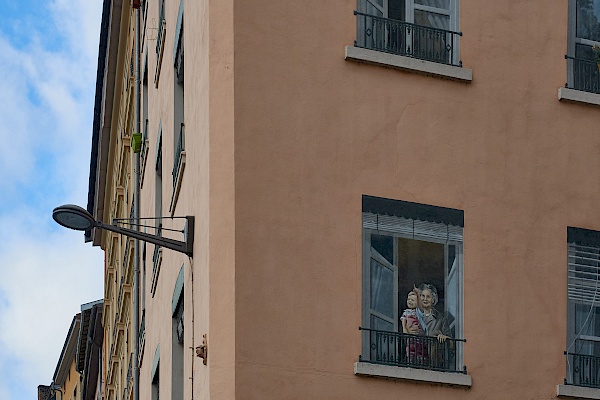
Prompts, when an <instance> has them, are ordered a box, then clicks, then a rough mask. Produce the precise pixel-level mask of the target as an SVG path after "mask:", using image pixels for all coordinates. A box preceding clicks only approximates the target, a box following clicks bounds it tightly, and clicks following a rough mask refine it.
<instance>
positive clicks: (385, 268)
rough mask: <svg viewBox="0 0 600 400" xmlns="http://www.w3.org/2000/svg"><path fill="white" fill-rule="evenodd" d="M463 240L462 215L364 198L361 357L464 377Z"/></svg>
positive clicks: (434, 208) (398, 202) (443, 210)
mask: <svg viewBox="0 0 600 400" xmlns="http://www.w3.org/2000/svg"><path fill="white" fill-rule="evenodd" d="M462 240H463V212H462V211H460V210H454V209H449V208H442V207H434V206H429V205H423V204H416V203H409V202H405V201H398V200H389V199H382V198H376V197H371V196H363V321H362V327H361V329H362V330H363V352H362V355H361V360H363V361H368V362H371V363H379V364H387V365H395V366H404V367H414V368H424V369H433V370H440V371H452V372H462V359H461V354H462V352H461V346H462V342H463V340H462ZM415 286H416V287H417V288H418V289H417V290H416V291H415V290H414V287H415ZM409 298H410V299H409ZM408 303H410V304H408ZM440 340H441V343H440Z"/></svg>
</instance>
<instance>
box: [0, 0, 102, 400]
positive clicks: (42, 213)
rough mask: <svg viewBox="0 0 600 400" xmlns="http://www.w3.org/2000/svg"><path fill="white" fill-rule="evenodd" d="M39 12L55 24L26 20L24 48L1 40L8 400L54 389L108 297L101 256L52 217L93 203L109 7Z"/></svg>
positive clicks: (59, 6)
mask: <svg viewBox="0 0 600 400" xmlns="http://www.w3.org/2000/svg"><path fill="white" fill-rule="evenodd" d="M28 4H29V3H27V2H23V5H22V7H24V8H27V7H28ZM39 6H40V7H46V8H47V9H49V10H50V13H49V14H46V15H45V18H46V19H50V20H51V21H52V23H50V24H48V23H47V21H44V23H42V22H41V21H40V23H39V24H36V23H35V21H33V23H32V21H31V20H30V19H31V16H24V17H23V19H24V21H25V22H26V23H27V26H28V27H29V28H28V29H29V32H28V34H29V35H30V36H29V39H28V40H27V41H25V44H23V42H22V40H19V44H16V43H15V42H13V41H12V38H11V37H6V36H4V37H3V36H1V35H0V104H2V107H0V121H2V123H1V124H0V193H1V195H0V226H2V227H3V229H2V230H0V276H2V279H0V398H2V399H4V398H9V397H8V396H9V395H10V396H11V397H12V398H35V396H36V394H35V390H36V387H37V385H39V384H49V383H50V382H51V380H52V375H53V373H54V368H55V367H56V363H57V361H58V357H59V355H60V351H61V349H62V345H63V343H64V340H65V337H66V334H67V330H68V328H69V325H70V323H71V319H72V318H73V316H74V315H75V314H76V313H77V312H79V307H80V305H81V304H82V303H87V302H90V301H94V300H97V299H99V298H101V297H102V283H103V269H102V259H103V254H102V252H101V251H100V249H98V248H92V247H91V245H89V244H85V243H83V235H82V234H81V233H80V232H73V231H67V230H65V229H63V228H59V227H58V225H56V224H55V223H54V222H53V221H52V220H51V215H50V214H51V210H52V208H53V207H54V206H56V205H58V204H62V203H66V202H69V203H78V204H82V205H84V206H85V204H86V202H87V178H88V174H89V157H90V143H91V135H92V116H93V105H94V103H93V102H94V91H95V80H96V61H97V57H98V38H99V27H100V17H101V6H102V1H101V0H93V1H90V0H86V1H81V2H73V1H71V0H54V1H51V2H49V3H45V5H42V4H40V5H39ZM26 11H27V10H24V12H26ZM37 27H40V28H39V29H44V31H43V32H42V31H41V30H36V29H38V28H37ZM41 27H43V28H41ZM48 27H51V28H52V27H54V29H50V30H48ZM15 396H16V397H15Z"/></svg>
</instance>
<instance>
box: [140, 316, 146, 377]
mask: <svg viewBox="0 0 600 400" xmlns="http://www.w3.org/2000/svg"><path fill="white" fill-rule="evenodd" d="M145 345H146V311H145V310H144V311H142V322H141V324H140V331H139V337H138V349H139V351H138V365H141V364H142V358H143V357H144V347H145Z"/></svg>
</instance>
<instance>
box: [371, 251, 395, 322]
mask: <svg viewBox="0 0 600 400" xmlns="http://www.w3.org/2000/svg"><path fill="white" fill-rule="evenodd" d="M371 309H373V310H375V311H377V312H378V313H381V314H383V315H386V316H388V317H390V318H394V272H393V271H392V270H390V269H388V268H386V267H385V266H384V265H382V264H380V263H378V262H377V261H375V260H374V259H371Z"/></svg>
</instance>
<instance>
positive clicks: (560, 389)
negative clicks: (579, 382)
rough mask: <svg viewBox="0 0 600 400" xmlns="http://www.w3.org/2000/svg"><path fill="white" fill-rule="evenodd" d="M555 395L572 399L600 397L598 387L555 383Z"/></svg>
mask: <svg viewBox="0 0 600 400" xmlns="http://www.w3.org/2000/svg"><path fill="white" fill-rule="evenodd" d="M556 395H557V396H558V397H567V398H573V399H600V389H595V388H589V387H583V386H574V385H556Z"/></svg>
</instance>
